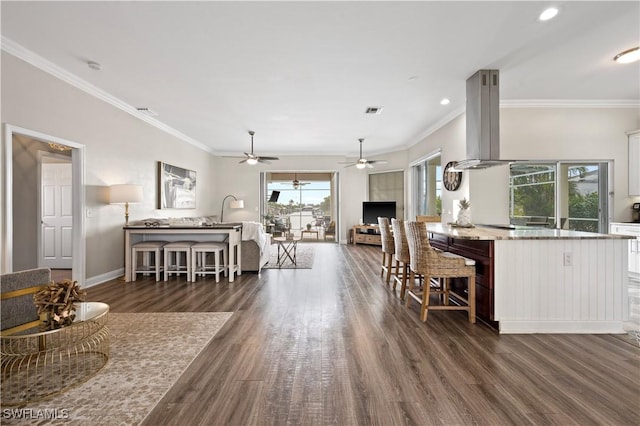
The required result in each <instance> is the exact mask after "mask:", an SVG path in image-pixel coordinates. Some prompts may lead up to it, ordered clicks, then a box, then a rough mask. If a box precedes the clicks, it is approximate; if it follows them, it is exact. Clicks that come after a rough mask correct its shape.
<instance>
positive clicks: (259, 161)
mask: <svg viewBox="0 0 640 426" xmlns="http://www.w3.org/2000/svg"><path fill="white" fill-rule="evenodd" d="M267 158H268V157H267ZM258 163H263V164H271V161H267V160H265V157H258Z"/></svg>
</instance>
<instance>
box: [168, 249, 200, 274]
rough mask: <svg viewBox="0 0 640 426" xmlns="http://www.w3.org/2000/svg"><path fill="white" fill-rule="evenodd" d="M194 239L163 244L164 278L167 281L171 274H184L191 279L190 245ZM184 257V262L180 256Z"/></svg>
mask: <svg viewBox="0 0 640 426" xmlns="http://www.w3.org/2000/svg"><path fill="white" fill-rule="evenodd" d="M194 244H196V243H195V242H194V241H175V242H171V243H167V244H165V245H164V280H165V281H168V280H169V276H170V275H172V274H176V275H180V274H185V275H186V276H187V281H191V269H192V266H191V263H192V261H191V246H193V245H194ZM183 257H184V264H183V263H182V258H183Z"/></svg>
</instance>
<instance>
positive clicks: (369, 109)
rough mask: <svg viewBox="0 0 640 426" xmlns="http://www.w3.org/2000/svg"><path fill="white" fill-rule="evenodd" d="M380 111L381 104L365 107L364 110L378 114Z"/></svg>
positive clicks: (366, 112) (367, 112)
mask: <svg viewBox="0 0 640 426" xmlns="http://www.w3.org/2000/svg"><path fill="white" fill-rule="evenodd" d="M381 112H382V107H381V106H370V107H367V109H366V110H364V113H365V114H380V113H381Z"/></svg>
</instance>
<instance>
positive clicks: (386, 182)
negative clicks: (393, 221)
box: [369, 171, 404, 218]
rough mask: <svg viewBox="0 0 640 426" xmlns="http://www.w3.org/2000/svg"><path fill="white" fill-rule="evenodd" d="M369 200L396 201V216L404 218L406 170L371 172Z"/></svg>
mask: <svg viewBox="0 0 640 426" xmlns="http://www.w3.org/2000/svg"><path fill="white" fill-rule="evenodd" d="M369 201H395V202H396V217H398V218H404V172H403V171H397V172H381V173H371V174H369Z"/></svg>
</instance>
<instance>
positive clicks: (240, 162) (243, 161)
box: [238, 158, 248, 164]
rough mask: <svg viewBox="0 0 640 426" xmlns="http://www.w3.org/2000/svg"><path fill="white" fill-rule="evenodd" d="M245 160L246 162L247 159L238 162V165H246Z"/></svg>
mask: <svg viewBox="0 0 640 426" xmlns="http://www.w3.org/2000/svg"><path fill="white" fill-rule="evenodd" d="M247 160H248V159H247V158H245V159H244V160H242V161H238V164H242V163H246V162H247Z"/></svg>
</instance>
